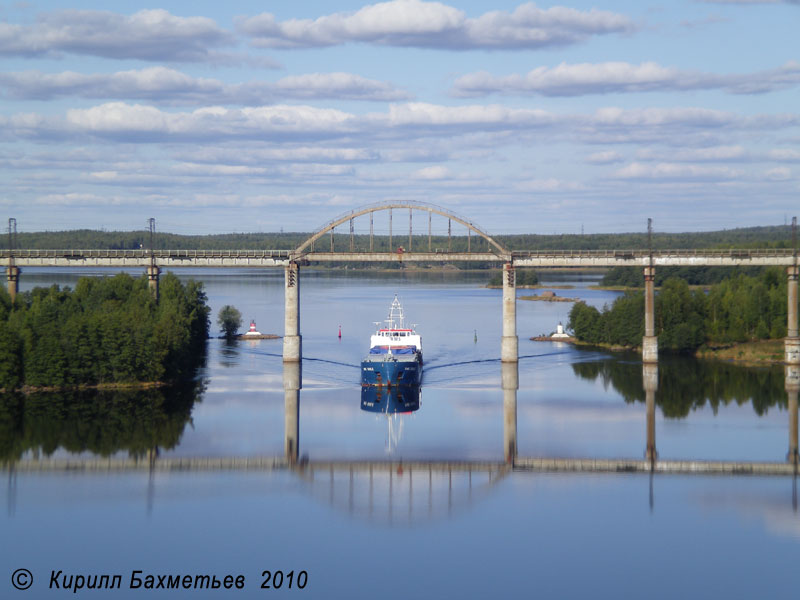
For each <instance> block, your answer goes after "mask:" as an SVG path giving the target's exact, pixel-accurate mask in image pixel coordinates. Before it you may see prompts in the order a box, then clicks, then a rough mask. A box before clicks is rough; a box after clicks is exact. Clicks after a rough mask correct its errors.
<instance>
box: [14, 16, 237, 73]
mask: <svg viewBox="0 0 800 600" xmlns="http://www.w3.org/2000/svg"><path fill="white" fill-rule="evenodd" d="M233 43H234V36H233V35H232V34H231V33H230V32H227V31H224V30H222V29H220V28H219V27H218V26H217V25H216V23H214V21H213V20H212V19H209V18H207V17H176V16H174V15H172V14H170V13H169V12H167V11H166V10H162V9H153V10H141V11H139V12H137V13H134V14H133V15H130V16H126V15H121V14H117V13H113V12H109V11H96V10H64V11H58V12H50V13H43V14H40V15H39V16H38V18H37V20H36V22H35V23H34V24H32V25H12V24H8V23H0V56H27V57H35V56H48V55H59V54H62V53H69V54H83V55H90V56H102V57H105V58H116V59H141V60H155V61H190V62H195V61H207V60H211V59H213V58H214V53H213V51H212V50H210V48H217V47H220V46H229V45H232V44H233Z"/></svg>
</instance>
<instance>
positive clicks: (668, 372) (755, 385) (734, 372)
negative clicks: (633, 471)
mask: <svg viewBox="0 0 800 600" xmlns="http://www.w3.org/2000/svg"><path fill="white" fill-rule="evenodd" d="M572 370H573V371H574V373H575V374H576V375H577V376H578V377H581V378H583V379H589V380H596V379H598V378H600V379H602V381H603V384H604V385H606V386H608V385H611V386H612V387H613V388H614V389H615V390H616V391H617V392H619V393H620V394H621V395H622V397H623V398H624V399H625V402H646V401H647V390H646V386H645V377H646V376H645V374H644V373H643V370H642V363H641V360H637V359H636V357H634V356H622V357H607V358H604V359H601V360H597V361H591V362H580V363H574V364H573V365H572ZM656 373H657V374H655V375H652V377H655V381H651V382H650V383H649V384H648V385H651V386H653V385H655V387H656V388H657V391H656V394H655V404H656V405H658V406H659V407H660V408H661V412H662V413H663V415H664V416H665V417H667V418H675V419H682V418H685V417H687V416H688V415H689V414H690V413H691V412H692V411H693V410H697V409H699V408H703V407H705V406H710V407H711V409H712V410H713V412H714V414H716V413H717V411H718V410H719V408H720V406H727V405H728V404H731V403H735V404H737V405H739V406H742V405H746V404H752V406H753V410H754V411H755V412H756V414H757V415H759V416H762V415H765V414H767V412H768V411H769V409H770V408H773V407H776V406H777V407H785V406H786V393H785V391H784V386H785V375H784V372H783V369H782V368H781V367H780V366H777V365H776V366H774V367H759V368H753V367H742V366H739V365H734V364H730V363H723V362H706V361H698V360H693V359H687V358H680V357H664V358H663V359H660V360H659V362H658V367H657V371H656ZM648 377H650V376H648Z"/></svg>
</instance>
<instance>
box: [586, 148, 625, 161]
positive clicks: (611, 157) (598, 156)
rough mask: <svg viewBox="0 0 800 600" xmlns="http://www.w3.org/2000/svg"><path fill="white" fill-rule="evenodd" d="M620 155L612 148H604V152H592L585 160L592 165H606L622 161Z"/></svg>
mask: <svg viewBox="0 0 800 600" xmlns="http://www.w3.org/2000/svg"><path fill="white" fill-rule="evenodd" d="M622 159H623V158H622V155H621V154H620V153H619V152H616V151H614V150H606V151H604V152H594V153H592V154H590V155H589V156H588V157H586V162H588V163H591V164H593V165H608V164H611V163H615V162H621V161H622Z"/></svg>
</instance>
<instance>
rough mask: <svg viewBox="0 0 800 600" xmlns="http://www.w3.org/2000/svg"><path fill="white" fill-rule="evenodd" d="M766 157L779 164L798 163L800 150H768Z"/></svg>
mask: <svg viewBox="0 0 800 600" xmlns="http://www.w3.org/2000/svg"><path fill="white" fill-rule="evenodd" d="M768 156H769V158H770V159H772V160H777V161H781V162H800V150H795V149H794V148H778V149H775V150H770V151H769V153H768Z"/></svg>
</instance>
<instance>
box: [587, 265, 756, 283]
mask: <svg viewBox="0 0 800 600" xmlns="http://www.w3.org/2000/svg"><path fill="white" fill-rule="evenodd" d="M763 271H764V267H708V266H694V267H659V268H657V269H656V274H655V279H654V282H655V285H656V286H658V287H660V286H662V285H664V282H665V281H666V280H667V279H672V278H678V279H683V280H684V281H685V282H686V283H688V284H689V285H711V284H712V283H719V282H720V281H723V280H725V279H728V278H729V277H731V275H735V274H738V273H744V274H745V275H750V276H751V277H757V276H758V275H760V274H761V273H762V272H763ZM600 285H602V286H606V287H632V288H640V287H644V269H642V267H613V268H611V269H609V270H608V271H606V273H605V275H603V279H602V280H601V281H600Z"/></svg>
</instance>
